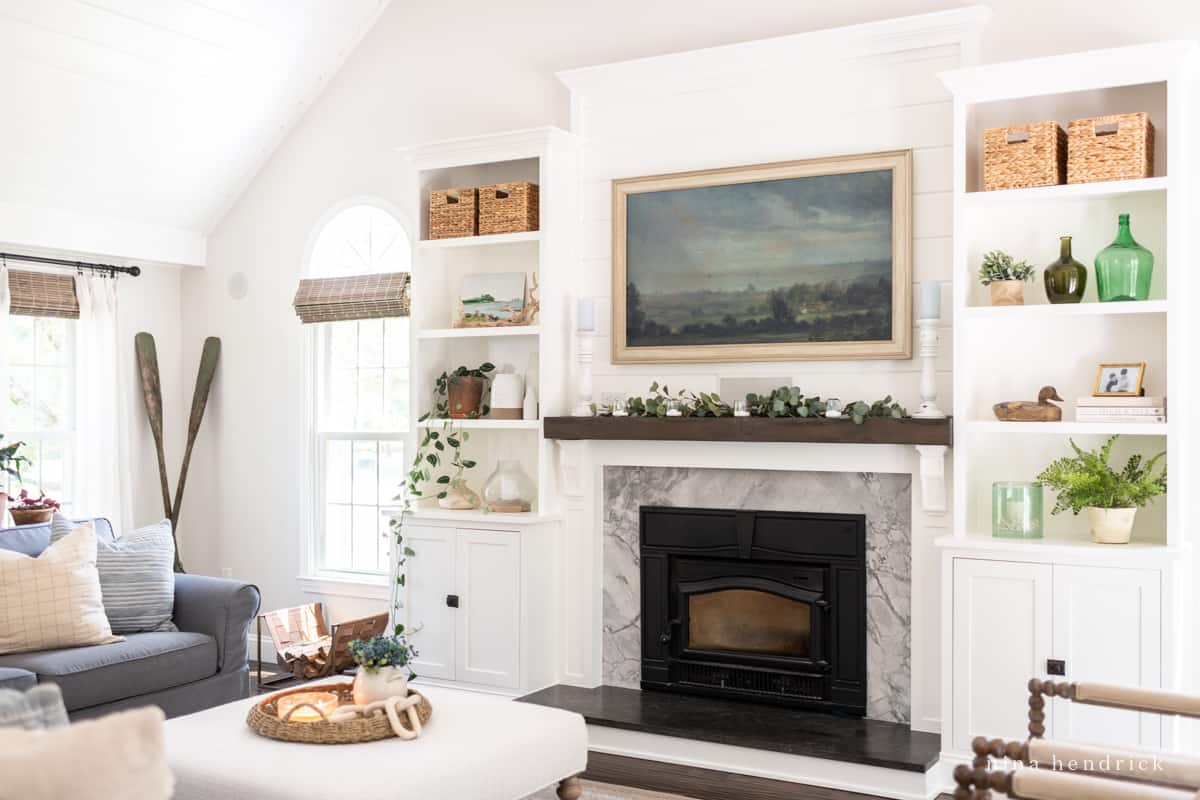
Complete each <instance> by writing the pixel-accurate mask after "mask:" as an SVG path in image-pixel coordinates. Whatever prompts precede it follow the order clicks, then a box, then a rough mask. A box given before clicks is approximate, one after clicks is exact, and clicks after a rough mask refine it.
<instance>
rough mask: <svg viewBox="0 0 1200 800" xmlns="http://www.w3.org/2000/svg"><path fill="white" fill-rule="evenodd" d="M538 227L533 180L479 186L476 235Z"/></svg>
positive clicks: (536, 191) (518, 231)
mask: <svg viewBox="0 0 1200 800" xmlns="http://www.w3.org/2000/svg"><path fill="white" fill-rule="evenodd" d="M537 229H538V186H537V184H536V183H496V184H492V185H491V186H480V187H479V235H480V236H487V235H489V234H493V233H520V232H523V231H536V230H537Z"/></svg>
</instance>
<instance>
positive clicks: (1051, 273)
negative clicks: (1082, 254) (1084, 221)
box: [1042, 236, 1088, 303]
mask: <svg viewBox="0 0 1200 800" xmlns="http://www.w3.org/2000/svg"><path fill="white" fill-rule="evenodd" d="M1058 253H1059V254H1058V260H1057V261H1055V262H1054V263H1053V264H1051V265H1050V266H1048V267H1046V269H1045V271H1044V272H1043V273H1042V279H1043V280H1044V281H1045V284H1046V297H1047V299H1049V300H1050V302H1051V303H1078V302H1079V301H1081V300H1082V299H1083V290H1084V289H1086V288H1087V276H1088V271H1087V267H1085V266H1084V265H1083V264H1080V263H1079V262H1078V261H1076V260H1075V259H1074V258H1072V257H1071V237H1070V236H1060V237H1059V238H1058Z"/></svg>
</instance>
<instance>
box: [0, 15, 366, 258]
mask: <svg viewBox="0 0 1200 800" xmlns="http://www.w3.org/2000/svg"><path fill="white" fill-rule="evenodd" d="M387 3H388V0H0V101H2V105H0V113H2V114H3V122H2V123H0V242H11V243H15V244H19V245H27V246H46V247H58V248H63V249H71V248H75V249H86V250H93V251H109V252H111V251H112V249H114V248H116V247H119V246H120V244H119V237H117V238H114V236H113V235H112V234H113V232H114V231H118V232H119V231H126V232H128V233H129V234H130V235H129V236H128V237H127V238H129V239H130V240H131V241H132V240H136V242H137V243H136V244H131V245H130V246H129V249H130V250H139V249H140V250H142V251H143V252H116V253H112V254H113V255H126V256H130V257H141V258H154V259H158V260H164V261H182V262H184V263H197V262H202V261H203V242H204V239H205V237H206V235H207V233H208V232H209V231H210V230H211V229H212V227H213V226H214V225H215V224H216V223H217V221H219V220H220V218H221V216H222V215H223V214H224V213H225V211H226V210H227V209H228V208H229V206H230V205H231V204H232V203H233V202H234V201H235V200H236V199H237V197H238V195H239V194H240V193H241V191H242V189H243V188H244V187H245V186H246V184H247V183H248V182H249V181H250V179H251V178H252V177H253V175H254V173H255V172H256V171H257V170H258V168H259V167H260V166H261V165H262V164H263V162H264V161H265V160H266V159H267V158H268V156H269V155H270V153H271V151H272V150H273V149H274V148H275V146H276V144H278V142H279V141H280V140H281V139H282V138H283V136H284V134H285V133H286V132H287V131H288V130H289V128H290V127H291V126H292V125H293V124H294V123H295V122H296V121H297V120H298V119H299V118H300V116H301V115H302V114H303V112H304V111H305V109H306V108H307V107H308V106H309V104H310V103H311V102H312V101H313V100H314V99H315V98H316V97H317V95H318V94H319V93H320V91H321V89H322V88H323V87H324V85H325V83H326V81H327V80H328V79H329V78H330V77H331V76H332V75H333V73H335V72H336V71H337V70H338V68H339V67H340V66H341V65H342V63H343V61H344V60H345V59H346V57H347V56H348V55H349V53H350V52H351V51H352V50H353V49H354V47H355V46H356V45H357V44H358V42H359V40H360V39H361V38H362V36H363V35H364V34H365V33H366V31H367V30H369V29H370V27H371V25H373V24H374V22H375V20H376V19H377V18H378V16H379V14H380V13H381V12H382V11H383V9H384V8H385V7H386V6H387ZM56 233H57V235H58V236H59V237H61V238H60V239H58V240H56V239H55V235H56ZM91 242H95V243H97V244H96V245H93V246H84V245H88V244H89V243H91ZM151 250H157V251H158V252H153V253H152V252H150V251H151Z"/></svg>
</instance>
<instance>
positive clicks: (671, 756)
mask: <svg viewBox="0 0 1200 800" xmlns="http://www.w3.org/2000/svg"><path fill="white" fill-rule="evenodd" d="M588 749H589V750H595V751H597V752H600V753H608V754H610V755H616V756H626V757H629V758H640V759H644V760H648V761H661V762H664V763H668V764H680V765H682V766H689V767H699V768H701V769H710V770H716V771H718V772H729V773H734V774H739V775H751V776H754V777H757V778H768V779H770V780H776V781H787V782H790V783H800V784H805V785H808V786H820V787H823V788H826V789H837V790H840V791H844V792H858V793H860V794H866V795H874V796H876V797H886V798H891V800H932V799H933V798H936V797H937V796H938V794H940V793H941V792H942V791H944V790H945V789H946V788H947V786H948V784H947V783H946V782H945V781H946V778H945V776H944V775H943V772H944V771H943V770H942V769H940V768H939V767H940V766H941V763H940V762H939V763H938V764H935V765H934V766H933V767H932V768H931V769H930V770H929V771H928V772H924V773H921V772H905V771H903V770H896V769H887V768H884V767H873V766H867V765H861V764H849V763H846V762H844V761H833V760H830V759H824V758H811V757H809V756H795V755H788V754H787V753H775V752H769V751H766V750H757V749H753V748H749V747H736V746H733V745H725V744H715V743H713V742H701V741H695V740H691V739H679V738H676V737H673V736H660V735H658V734H653V733H642V732H640V731H626V730H620V729H618V728H608V727H603V726H599V725H588ZM947 774H948V773H947Z"/></svg>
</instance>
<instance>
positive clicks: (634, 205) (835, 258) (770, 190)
mask: <svg viewBox="0 0 1200 800" xmlns="http://www.w3.org/2000/svg"><path fill="white" fill-rule="evenodd" d="M911 199H912V153H911V152H910V151H908V150H902V151H894V152H887V153H872V154H868V155H859V156H841V157H837V158H822V159H812V160H808V161H792V162H786V163H778V164H763V165H759V166H750V167H731V168H728V169H716V170H705V171H700V172H684V173H676V174H673V175H654V176H650V177H644V178H627V179H623V180H616V181H613V327H612V330H613V337H612V340H613V362H614V363H625V364H629V363H652V362H662V363H670V362H684V361H786V360H806V359H851V358H896V359H899V358H911V357H912V335H911V333H912V305H911V303H912V277H911V265H910V259H911V251H912V215H911Z"/></svg>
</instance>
